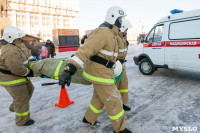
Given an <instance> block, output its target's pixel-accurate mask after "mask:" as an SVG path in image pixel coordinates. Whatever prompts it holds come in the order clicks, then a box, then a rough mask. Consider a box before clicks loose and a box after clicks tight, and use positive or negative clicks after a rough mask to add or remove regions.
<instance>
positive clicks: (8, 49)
mask: <svg viewBox="0 0 200 133" xmlns="http://www.w3.org/2000/svg"><path fill="white" fill-rule="evenodd" d="M30 56H31V55H30V54H29V52H28V49H27V48H26V46H25V45H24V44H23V43H13V44H9V43H8V44H6V45H3V46H2V47H1V56H0V69H3V70H8V71H10V72H11V73H12V74H4V73H2V72H0V85H2V86H15V85H19V84H24V83H26V82H28V79H27V78H25V77H24V76H26V75H27V74H28V73H29V72H30V70H29V69H28V68H26V67H25V66H24V65H23V62H24V61H25V60H27V59H28V57H30Z"/></svg>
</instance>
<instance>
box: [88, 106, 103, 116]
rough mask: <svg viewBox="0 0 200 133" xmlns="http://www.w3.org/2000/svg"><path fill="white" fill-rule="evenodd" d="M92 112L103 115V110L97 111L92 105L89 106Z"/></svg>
mask: <svg viewBox="0 0 200 133" xmlns="http://www.w3.org/2000/svg"><path fill="white" fill-rule="evenodd" d="M89 106H90V108H91V110H92V111H94V112H95V113H97V114H98V113H101V110H97V109H96V108H95V107H94V106H92V104H90V105H89Z"/></svg>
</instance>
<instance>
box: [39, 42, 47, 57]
mask: <svg viewBox="0 0 200 133" xmlns="http://www.w3.org/2000/svg"><path fill="white" fill-rule="evenodd" d="M41 50H42V52H41V58H42V59H46V58H47V56H48V50H47V47H46V46H45V44H42V49H41Z"/></svg>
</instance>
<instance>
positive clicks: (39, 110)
mask: <svg viewBox="0 0 200 133" xmlns="http://www.w3.org/2000/svg"><path fill="white" fill-rule="evenodd" d="M134 46H135V45H130V46H129V51H128V56H127V60H128V61H127V63H126V70H127V75H128V80H129V106H131V107H132V110H131V111H130V112H126V120H125V125H126V127H127V128H128V129H130V130H132V131H133V133H172V132H173V133H176V132H179V131H180V129H179V131H172V130H174V129H173V127H189V128H191V129H192V128H193V129H194V127H197V131H195V132H192V133H200V124H199V121H200V74H199V73H196V72H190V71H174V70H166V69H159V70H158V71H157V72H155V73H154V74H153V75H151V76H145V75H142V74H141V73H140V72H139V69H138V66H136V65H135V64H134V62H133V49H134ZM72 53H74V52H65V53H57V56H56V58H63V57H67V58H69V57H70V56H71V54H72ZM31 81H32V82H33V84H34V86H35V91H34V94H33V97H32V99H31V101H30V112H31V118H32V119H34V120H35V121H36V123H35V124H34V125H32V126H29V127H18V126H16V125H15V121H14V120H15V115H14V113H12V112H9V109H8V107H9V105H10V103H11V102H12V98H11V97H10V95H9V94H8V92H7V91H6V90H5V89H4V88H3V87H0V133H112V126H111V123H110V120H109V117H108V116H107V114H106V112H105V110H103V111H102V112H101V114H100V116H99V117H98V121H100V122H101V125H100V126H99V127H96V128H94V127H91V126H88V125H86V124H84V123H82V118H83V116H84V113H85V111H86V109H87V107H88V105H89V102H90V99H91V97H92V94H93V87H92V86H86V85H79V84H71V86H70V87H69V88H67V91H68V95H69V97H70V99H71V100H73V101H74V104H72V105H70V106H68V107H66V108H58V107H55V106H54V104H55V103H57V102H58V100H59V95H60V87H59V86H58V85H51V86H45V87H43V86H41V84H42V83H46V82H55V80H51V79H42V78H39V77H37V78H31Z"/></svg>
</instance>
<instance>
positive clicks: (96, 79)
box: [83, 71, 115, 84]
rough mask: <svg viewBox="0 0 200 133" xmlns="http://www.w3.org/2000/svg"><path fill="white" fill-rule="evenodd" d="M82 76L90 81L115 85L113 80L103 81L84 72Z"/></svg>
mask: <svg viewBox="0 0 200 133" xmlns="http://www.w3.org/2000/svg"><path fill="white" fill-rule="evenodd" d="M83 76H85V77H86V78H88V79H90V80H93V81H97V82H101V83H113V84H114V83H115V80H114V79H104V78H99V77H94V76H92V75H89V74H87V73H86V72H84V71H83Z"/></svg>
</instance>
